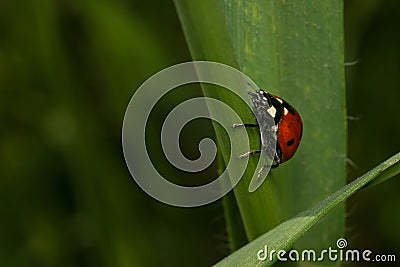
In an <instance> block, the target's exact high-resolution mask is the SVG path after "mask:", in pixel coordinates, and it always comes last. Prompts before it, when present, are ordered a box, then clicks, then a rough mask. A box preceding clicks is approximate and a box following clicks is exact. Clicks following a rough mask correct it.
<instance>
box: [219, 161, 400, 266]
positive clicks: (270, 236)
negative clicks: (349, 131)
mask: <svg viewBox="0 0 400 267" xmlns="http://www.w3.org/2000/svg"><path fill="white" fill-rule="evenodd" d="M399 161H400V153H398V154H396V155H394V156H392V157H391V158H389V159H388V160H386V161H384V162H383V163H381V164H380V165H378V166H377V167H375V168H374V169H372V170H371V171H369V172H367V173H366V174H364V175H363V176H361V177H359V178H357V179H356V180H354V181H353V182H351V183H349V184H348V185H346V186H345V187H343V188H342V189H340V190H338V191H337V192H335V193H334V194H332V195H330V196H329V197H328V198H326V199H325V200H323V201H321V202H319V203H318V204H317V205H315V206H314V207H312V208H311V209H308V210H306V211H304V212H302V213H300V214H298V215H297V216H296V217H294V218H292V219H290V220H287V221H285V222H284V223H282V224H280V225H279V226H277V227H276V228H274V229H272V230H271V231H269V232H267V233H265V234H263V235H262V236H260V237H259V238H257V239H256V240H254V241H252V242H251V243H249V244H248V245H246V246H244V247H243V248H241V249H239V250H238V251H236V252H234V253H232V254H231V255H229V256H228V257H226V258H225V259H223V260H222V261H220V262H219V263H217V264H216V265H215V266H218V267H221V266H229V267H233V266H271V265H272V264H273V263H274V262H275V261H276V260H277V259H276V257H275V258H274V259H273V260H272V261H268V260H266V261H264V262H262V261H259V260H258V259H257V252H258V251H259V250H260V249H263V248H264V246H265V245H267V246H268V250H269V251H271V250H276V251H279V250H285V251H289V250H290V249H291V247H292V245H293V243H294V242H295V241H296V240H298V239H299V238H300V237H301V236H302V235H303V234H305V233H306V232H307V231H308V230H309V229H310V228H311V227H312V226H313V225H315V224H316V223H317V222H318V221H319V220H321V219H322V218H323V217H324V216H325V215H327V214H328V213H329V212H331V211H332V210H333V209H334V208H335V207H337V206H338V205H339V204H340V203H341V202H343V201H344V200H346V199H347V198H349V197H350V196H351V195H353V194H354V193H355V192H357V191H358V190H360V189H362V188H364V187H365V186H366V185H367V184H368V183H371V182H372V181H374V179H375V180H377V179H379V178H380V177H381V176H382V175H384V176H385V178H386V180H387V179H389V178H391V177H394V176H396V175H398V174H399V173H400V164H398V163H399ZM388 169H391V170H396V171H392V172H391V174H390V177H389V176H388V175H387V172H386V171H387V170H388ZM334 245H335V243H332V244H330V246H331V247H334ZM326 248H328V247H326ZM275 256H276V255H275ZM286 256H287V255H286Z"/></svg>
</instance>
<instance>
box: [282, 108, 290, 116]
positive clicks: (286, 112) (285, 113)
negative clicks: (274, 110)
mask: <svg viewBox="0 0 400 267" xmlns="http://www.w3.org/2000/svg"><path fill="white" fill-rule="evenodd" d="M288 113H289V110H288V109H287V108H283V115H284V116H285V115H287V114H288Z"/></svg>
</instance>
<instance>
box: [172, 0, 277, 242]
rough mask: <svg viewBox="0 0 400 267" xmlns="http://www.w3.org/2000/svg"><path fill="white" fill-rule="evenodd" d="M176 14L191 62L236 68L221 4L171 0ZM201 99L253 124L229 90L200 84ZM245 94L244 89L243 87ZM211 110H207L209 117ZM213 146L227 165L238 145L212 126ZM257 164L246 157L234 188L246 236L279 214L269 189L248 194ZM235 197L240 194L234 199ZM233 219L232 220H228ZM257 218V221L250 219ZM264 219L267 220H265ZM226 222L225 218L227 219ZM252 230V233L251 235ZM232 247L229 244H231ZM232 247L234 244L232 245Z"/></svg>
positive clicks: (255, 140)
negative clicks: (218, 102) (221, 104)
mask: <svg viewBox="0 0 400 267" xmlns="http://www.w3.org/2000/svg"><path fill="white" fill-rule="evenodd" d="M174 2H175V5H176V7H177V11H178V15H179V17H180V20H181V23H182V27H183V30H184V33H185V36H186V39H187V42H188V44H189V48H190V51H191V54H192V57H193V59H195V60H209V61H216V62H221V63H224V64H227V65H230V66H232V67H236V68H238V66H237V63H236V55H235V54H234V53H233V49H232V44H231V40H230V36H229V31H228V29H227V28H226V21H225V18H224V16H223V13H224V9H223V7H224V5H223V3H222V2H221V1H216V0H202V1H188V0H175V1H174ZM202 89H203V92H204V95H205V96H209V97H213V98H217V99H220V100H222V101H224V102H225V103H226V104H228V105H229V106H230V107H232V108H234V109H235V110H236V111H237V113H238V114H239V115H240V117H241V118H242V119H243V120H244V121H253V120H254V117H253V115H252V113H251V111H250V109H249V108H248V107H247V106H245V105H244V103H243V102H241V100H240V99H238V98H237V97H235V96H234V95H233V94H232V93H230V92H229V91H224V90H213V87H212V86H207V85H202ZM243 90H244V91H246V90H247V89H246V88H243ZM212 112H213V111H212V110H210V114H211V116H213V113H212ZM215 132H216V137H217V143H218V146H219V148H220V151H221V152H222V157H223V159H224V161H225V163H227V160H228V159H229V154H230V146H231V145H237V146H239V145H240V143H238V142H237V141H238V140H231V141H232V143H230V142H229V140H227V139H226V136H224V131H223V129H221V128H220V127H215ZM249 135H250V138H251V139H250V146H251V147H259V145H260V144H259V134H258V132H257V131H250V132H249ZM256 164H257V159H256V158H250V160H249V164H248V169H247V171H246V173H245V174H244V177H243V178H242V180H241V181H240V182H239V184H238V185H237V186H236V187H235V197H236V200H237V201H238V205H239V206H240V210H241V211H242V210H247V211H248V212H247V214H250V215H249V216H245V217H243V214H241V216H242V219H244V220H245V222H244V224H245V225H246V228H245V230H246V235H247V236H248V237H249V236H250V237H251V236H254V235H255V234H256V232H255V231H257V229H265V226H267V229H268V228H272V227H273V226H276V225H277V224H279V222H280V221H281V219H280V215H279V209H278V207H279V205H278V204H277V198H276V193H275V191H274V187H273V186H263V187H261V188H260V189H259V190H258V191H257V192H256V193H253V194H249V193H248V187H249V182H250V180H251V178H252V176H253V173H254V171H255V168H256ZM238 194H243V196H242V197H239V198H238ZM232 218H233V217H232ZM254 218H257V219H254ZM266 218H268V220H266ZM227 219H229V218H227ZM228 224H229V225H231V226H235V225H236V226H238V228H237V229H232V228H231V227H228V231H229V232H228V234H229V235H235V233H241V232H242V229H241V227H239V225H240V223H239V222H228ZM253 231H254V232H253ZM229 239H230V240H241V241H238V242H239V243H241V242H243V241H246V242H247V240H242V237H241V236H240V237H230V238H229ZM231 245H232V244H231ZM232 246H233V247H234V245H232Z"/></svg>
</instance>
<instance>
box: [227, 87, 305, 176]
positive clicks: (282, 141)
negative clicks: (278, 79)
mask: <svg viewBox="0 0 400 267" xmlns="http://www.w3.org/2000/svg"><path fill="white" fill-rule="evenodd" d="M249 96H250V99H251V101H252V102H253V112H254V115H255V117H256V119H257V122H258V124H235V125H234V127H237V126H244V127H259V128H260V134H261V144H262V147H261V149H258V150H252V151H250V152H247V153H245V154H243V155H241V156H240V157H241V158H242V157H247V156H249V155H251V154H256V153H260V152H261V151H264V152H266V153H267V154H270V156H271V157H273V159H274V163H273V165H272V166H271V167H272V168H276V167H278V166H279V164H281V163H283V162H286V161H288V160H289V159H290V158H291V157H293V155H294V153H295V152H296V150H297V148H298V147H299V144H300V140H301V136H302V133H303V123H302V121H301V118H300V115H299V113H298V112H297V110H296V109H295V108H293V107H292V106H291V105H290V104H289V103H288V102H286V101H285V100H283V99H282V98H280V97H279V96H276V95H272V94H269V93H267V92H265V91H262V90H257V91H256V92H255V93H253V92H249ZM272 119H273V121H272ZM271 122H272V123H271ZM274 142H276V149H275V153H274V154H272V153H268V152H269V150H270V147H271V146H270V145H269V144H272V143H274ZM261 171H262V170H260V172H261Z"/></svg>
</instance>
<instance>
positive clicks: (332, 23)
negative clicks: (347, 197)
mask: <svg viewBox="0 0 400 267" xmlns="http://www.w3.org/2000/svg"><path fill="white" fill-rule="evenodd" d="M175 4H176V6H177V10H178V14H179V16H180V19H181V21H182V25H183V28H184V32H185V36H186V38H187V40H188V44H189V47H190V50H191V53H192V55H193V58H194V59H202V60H214V61H218V62H222V63H227V64H229V65H231V66H234V67H235V66H236V65H238V66H239V67H240V69H241V70H242V71H244V72H245V73H246V74H247V75H249V76H250V77H251V78H252V79H253V80H254V81H255V82H256V83H257V84H258V85H259V86H261V87H262V88H263V89H265V90H267V91H270V92H272V93H276V94H278V95H280V96H281V97H283V98H285V99H286V100H287V101H289V103H291V104H293V105H294V106H295V107H296V108H297V109H298V111H299V112H300V114H301V116H302V119H303V123H304V135H303V140H302V144H301V145H300V148H299V151H298V152H297V154H296V155H295V157H294V158H293V159H292V160H290V162H288V163H285V164H284V165H283V166H282V167H279V168H278V169H277V170H273V171H272V173H271V174H270V175H269V177H268V179H267V180H266V182H264V184H263V185H262V186H261V187H260V188H259V189H258V190H257V191H256V192H255V193H252V194H249V193H248V185H249V182H250V179H251V174H250V172H254V162H255V161H256V159H254V158H253V159H251V160H250V164H249V170H248V172H247V173H246V174H245V176H244V177H243V179H242V181H241V182H240V183H239V184H238V185H237V186H236V187H235V196H236V200H237V203H238V207H239V210H240V214H241V218H242V220H243V223H244V226H245V230H246V234H247V238H248V239H249V240H252V239H254V238H256V237H258V236H259V235H261V234H262V233H264V232H266V231H268V230H269V229H272V228H273V227H275V226H276V225H278V224H279V223H281V222H282V221H284V220H286V219H289V218H292V217H293V216H295V215H296V214H297V213H299V212H300V211H302V210H305V209H307V208H308V207H310V206H312V205H314V204H315V203H317V202H318V200H320V199H322V198H324V197H326V196H328V195H330V194H331V193H332V192H334V191H335V190H337V189H339V188H341V187H342V186H343V185H344V184H345V176H346V172H345V169H346V163H345V155H346V138H347V136H346V130H347V129H346V108H345V91H344V52H343V3H342V1H321V0H319V1H318V0H316V1H283V0H282V1H264V0H248V1H233V0H225V1H223V2H221V1H210V0H205V1H187V0H176V1H175ZM224 15H225V19H224ZM227 31H228V32H227ZM232 48H233V49H232ZM236 67H237V66H236ZM204 92H205V95H208V96H212V97H217V98H219V99H223V100H224V101H225V102H226V103H227V104H229V105H238V103H237V102H235V100H234V99H232V98H231V96H229V95H227V94H224V93H221V94H219V95H218V96H216V95H212V93H211V92H210V91H208V90H207V89H206V88H205V89H204ZM239 112H241V114H240V115H241V116H242V115H243V116H244V117H243V118H244V119H246V118H247V119H248V122H253V121H254V118H252V117H251V116H249V115H248V114H247V112H248V111H247V110H245V109H242V110H239ZM216 136H217V140H218V142H219V144H220V145H221V146H222V151H224V150H227V145H228V144H225V143H224V140H221V135H220V134H219V133H218V129H217V133H216ZM250 138H253V139H252V140H251V142H250V145H251V146H252V148H257V147H259V140H258V138H259V137H258V135H257V133H254V132H250ZM223 153H224V152H223ZM224 158H225V159H226V157H225V156H224ZM327 170H329V171H327ZM344 215H345V210H344V206H342V207H340V208H338V209H336V210H335V211H334V213H333V214H332V215H331V216H330V217H329V218H327V219H326V220H325V221H324V222H323V223H321V224H319V225H318V227H317V229H316V230H315V231H311V232H309V233H308V234H307V235H306V236H305V238H303V239H302V242H301V243H298V244H296V246H298V247H308V248H310V247H314V248H323V247H326V246H327V245H328V244H330V243H331V242H333V241H334V240H336V239H337V237H338V236H342V235H343V232H344ZM321 231H323V233H324V234H323V235H321V234H320V233H321Z"/></svg>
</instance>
